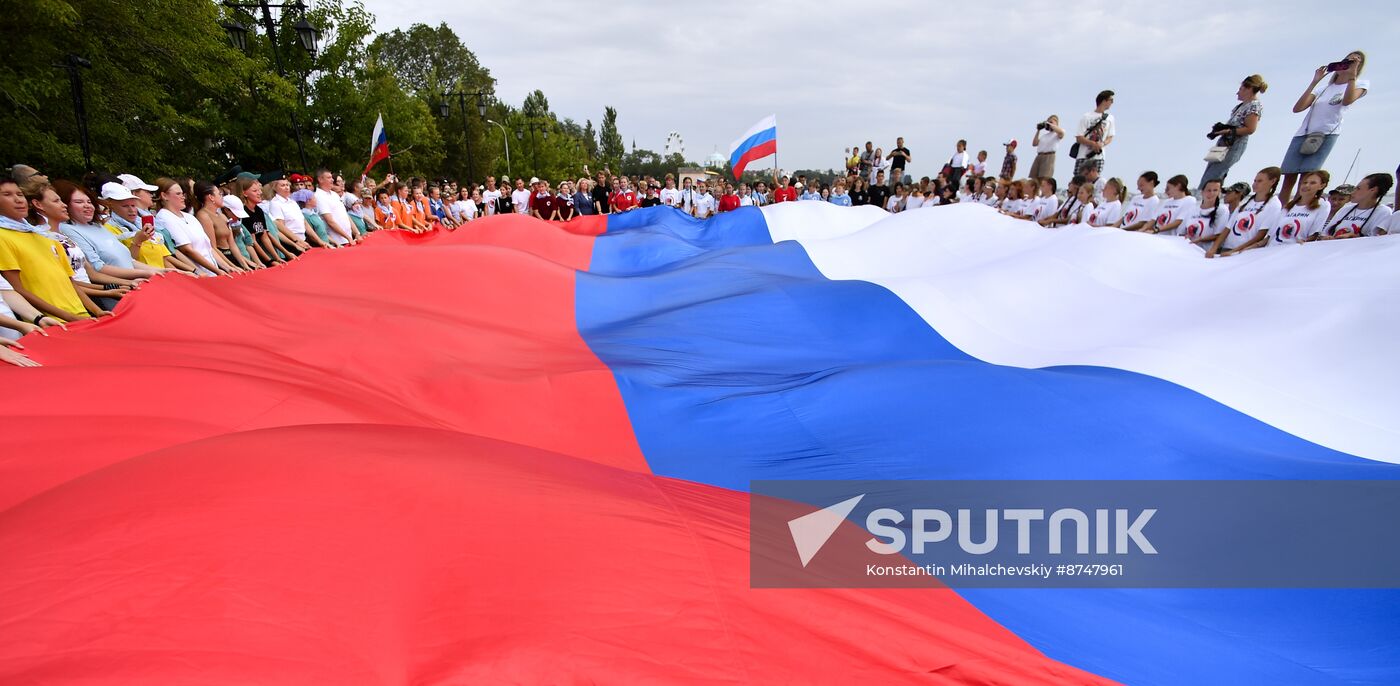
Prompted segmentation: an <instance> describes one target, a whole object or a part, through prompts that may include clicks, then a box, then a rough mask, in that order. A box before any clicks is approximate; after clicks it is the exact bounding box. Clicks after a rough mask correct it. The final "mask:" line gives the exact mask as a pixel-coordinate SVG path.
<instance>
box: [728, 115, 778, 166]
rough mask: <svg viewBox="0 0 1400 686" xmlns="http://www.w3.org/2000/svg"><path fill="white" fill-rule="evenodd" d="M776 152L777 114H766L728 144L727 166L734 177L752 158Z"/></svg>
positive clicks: (755, 158)
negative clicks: (737, 138)
mask: <svg viewBox="0 0 1400 686" xmlns="http://www.w3.org/2000/svg"><path fill="white" fill-rule="evenodd" d="M777 154H778V116H777V115H776V114H771V115H768V116H767V117H764V118H763V119H760V120H759V122H758V123H757V124H754V125H753V126H751V127H749V130H748V131H747V132H746V133H744V135H743V136H740V137H739V140H736V141H734V142H733V143H731V144H730V146H729V166H730V168H731V169H732V170H733V171H734V178H736V179H737V178H739V177H740V176H743V174H744V168H745V167H747V166H749V163H750V162H753V161H754V160H760V159H763V158H765V157H767V156H769V155H777Z"/></svg>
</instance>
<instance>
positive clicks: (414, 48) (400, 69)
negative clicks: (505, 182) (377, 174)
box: [368, 23, 508, 179]
mask: <svg viewBox="0 0 1400 686" xmlns="http://www.w3.org/2000/svg"><path fill="white" fill-rule="evenodd" d="M368 60H369V63H370V65H371V66H377V67H379V68H382V69H386V70H389V71H391V72H392V73H393V74H394V75H395V77H397V79H398V82H399V84H400V85H402V86H403V87H404V88H406V89H407V90H408V91H409V92H410V93H412V94H414V95H415V96H417V97H418V98H419V99H420V100H422V101H423V103H424V104H425V106H426V107H427V108H428V109H429V112H431V113H434V114H436V113H438V109H439V107H440V106H441V105H442V104H443V94H444V93H447V92H460V93H465V94H467V95H468V96H469V97H468V98H467V99H466V100H465V101H462V100H460V99H458V98H455V97H449V98H448V99H447V105H448V107H449V113H448V116H447V117H445V118H444V117H435V120H436V123H435V126H436V128H437V130H438V137H439V138H440V139H441V140H442V152H443V156H444V159H443V160H442V162H441V164H442V167H441V168H439V169H437V170H436V172H438V173H440V172H442V171H445V170H451V171H453V172H455V173H456V174H457V175H458V176H459V177H460V178H463V179H465V178H468V176H469V174H468V169H467V161H468V160H467V150H468V148H470V150H471V151H472V156H471V157H472V160H471V161H472V163H473V164H472V169H471V175H472V176H475V177H476V178H477V179H479V178H481V177H482V176H484V175H485V172H487V171H488V170H493V169H496V164H495V156H496V155H500V154H502V152H503V150H502V149H501V148H499V147H498V146H497V145H496V143H497V142H498V141H495V140H494V139H493V138H494V137H491V136H488V135H487V134H488V132H487V131H486V127H488V126H489V125H488V124H486V123H485V122H484V121H483V120H482V118H481V117H480V116H478V115H477V111H476V102H475V101H474V100H473V99H472V97H471V96H474V95H475V94H476V93H478V92H481V93H483V94H484V97H485V99H486V104H487V107H488V115H487V116H488V118H495V119H496V121H501V119H499V118H496V117H498V116H499V117H504V115H505V114H506V113H507V112H508V110H506V109H502V108H499V107H493V105H495V89H496V80H495V79H494V78H492V77H491V73H490V71H489V70H487V69H486V68H485V67H482V66H481V63H480V62H478V61H477V59H476V55H475V54H474V53H472V51H471V50H470V49H468V48H467V46H466V45H465V44H464V43H462V40H461V38H459V37H458V36H457V33H456V32H454V31H453V30H452V29H451V27H449V26H448V25H447V24H446V23H440V24H438V25H437V26H428V25H427V24H414V25H412V26H410V27H408V29H407V30H403V29H395V30H393V31H390V32H388V33H385V34H380V35H379V36H376V37H375V39H374V40H373V41H372V42H371V43H370V44H369V50H368ZM463 104H465V105H466V107H467V114H466V118H465V125H464V123H463V116H462V112H461V111H460V110H459V108H460V107H461V106H462V105H463ZM372 123H373V122H371V124H372ZM464 126H465V129H466V131H465V132H464V131H463V128H464ZM492 128H494V127H492ZM488 140H489V141H490V142H488ZM391 150H392V147H391ZM504 167H505V165H504V162H502V163H501V164H500V169H499V171H500V172H502V173H503V172H504V171H505V169H504Z"/></svg>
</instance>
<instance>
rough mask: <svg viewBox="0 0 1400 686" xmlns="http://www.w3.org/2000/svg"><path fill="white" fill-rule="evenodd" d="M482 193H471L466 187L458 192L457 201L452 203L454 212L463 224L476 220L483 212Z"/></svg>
mask: <svg viewBox="0 0 1400 686" xmlns="http://www.w3.org/2000/svg"><path fill="white" fill-rule="evenodd" d="M482 201H483V198H482V197H481V191H469V190H467V188H466V187H465V186H464V187H463V188H462V189H461V190H459V191H457V200H456V201H455V202H453V203H452V209H453V212H454V213H455V214H456V215H457V217H458V219H460V220H461V222H462V223H464V224H465V223H466V222H469V221H471V220H473V219H476V215H477V214H478V213H479V212H481V203H482Z"/></svg>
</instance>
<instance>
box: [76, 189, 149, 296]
mask: <svg viewBox="0 0 1400 686" xmlns="http://www.w3.org/2000/svg"><path fill="white" fill-rule="evenodd" d="M123 190H125V189H123ZM133 200H134V198H133ZM58 232H59V233H61V234H63V235H65V236H67V237H68V238H69V239H70V240H72V241H73V242H74V243H77V244H78V247H79V248H81V249H82V251H83V254H84V255H87V258H88V263H89V264H91V265H92V268H93V269H96V270H97V271H99V272H101V273H103V274H106V275H108V276H112V277H116V278H118V279H143V278H148V277H150V276H153V275H155V274H163V273H165V272H166V271H167V270H165V269H157V268H155V267H151V266H148V265H146V264H144V263H141V262H137V261H136V260H134V259H132V257H131V249H130V248H128V247H126V246H125V245H122V242H121V241H120V240H117V237H116V236H113V235H112V233H111V232H110V231H108V230H107V229H106V228H104V227H103V226H102V225H101V224H98V223H97V206H96V205H95V204H93V202H92V200H91V199H89V198H88V196H87V192H86V191H84V190H83V189H76V190H73V191H72V193H71V195H70V196H69V199H68V221H65V222H61V223H60V224H59V225H58Z"/></svg>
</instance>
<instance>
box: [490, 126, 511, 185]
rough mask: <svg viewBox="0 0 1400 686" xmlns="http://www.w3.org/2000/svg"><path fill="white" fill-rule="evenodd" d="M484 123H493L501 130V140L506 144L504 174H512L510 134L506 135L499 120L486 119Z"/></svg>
mask: <svg viewBox="0 0 1400 686" xmlns="http://www.w3.org/2000/svg"><path fill="white" fill-rule="evenodd" d="M486 123H487V124H495V125H496V128H498V129H500V130H501V142H502V143H505V144H506V175H507V176H514V175H515V172H513V171H511V170H510V136H508V135H506V127H504V126H501V123H500V122H498V121H495V120H493V119H487V120H486Z"/></svg>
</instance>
